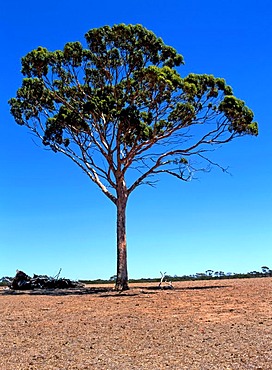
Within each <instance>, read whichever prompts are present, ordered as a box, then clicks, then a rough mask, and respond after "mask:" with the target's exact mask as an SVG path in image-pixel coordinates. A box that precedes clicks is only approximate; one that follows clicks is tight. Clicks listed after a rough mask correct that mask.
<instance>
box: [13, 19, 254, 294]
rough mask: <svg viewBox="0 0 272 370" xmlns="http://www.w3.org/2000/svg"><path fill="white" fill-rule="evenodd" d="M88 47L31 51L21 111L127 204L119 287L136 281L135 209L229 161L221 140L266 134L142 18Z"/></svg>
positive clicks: (46, 140) (101, 34)
mask: <svg viewBox="0 0 272 370" xmlns="http://www.w3.org/2000/svg"><path fill="white" fill-rule="evenodd" d="M85 39H86V45H85V46H83V45H82V44H81V43H80V42H69V43H67V44H66V45H65V46H64V48H63V50H56V51H48V50H47V49H46V48H44V47H38V48H37V49H35V50H32V51H30V52H29V53H28V54H27V55H26V56H25V57H23V58H22V74H23V75H24V78H23V81H22V86H21V87H20V88H19V89H18V91H17V95H16V97H15V98H12V99H10V101H9V104H10V106H11V114H12V115H13V116H14V118H15V121H16V122H17V123H18V124H19V125H24V126H26V127H27V128H28V129H30V130H31V131H32V133H34V134H35V135H36V136H37V137H38V138H40V139H41V141H42V143H43V144H44V145H45V146H48V147H49V148H51V149H52V150H53V151H54V152H59V153H62V154H64V155H65V156H66V157H68V158H70V159H71V160H72V161H73V162H74V163H75V164H76V165H78V166H79V167H80V168H81V170H83V171H84V172H85V174H86V175H87V176H88V177H89V178H90V180H92V181H93V182H94V183H95V184H96V185H97V186H98V187H99V188H100V190H101V191H102V193H103V194H104V195H105V196H106V197H108V198H109V200H110V201H112V202H113V203H114V204H115V206H116V209H117V279H116V289H127V288H128V273H127V242H126V207H127V202H128V198H129V196H130V194H131V193H132V192H133V191H134V190H135V189H136V188H138V187H139V186H140V185H142V184H149V185H152V184H153V183H154V181H156V178H157V177H158V176H159V175H161V174H167V175H171V176H174V177H175V178H177V179H179V180H183V181H189V180H191V179H192V178H193V177H194V173H195V172H196V171H199V170H205V169H207V168H208V167H211V166H214V165H215V166H219V167H220V168H222V169H223V167H221V166H220V165H219V164H218V163H216V162H214V160H213V159H212V158H213V157H211V156H210V155H209V152H210V151H213V149H214V147H215V146H216V145H222V144H224V143H227V142H230V141H231V140H233V139H234V138H236V137H239V136H243V135H246V134H249V135H257V133H258V128H257V124H256V122H254V121H253V113H252V111H251V110H250V109H249V108H248V107H247V106H246V105H245V103H244V102H243V101H242V100H239V99H238V98H236V97H235V96H234V95H233V92H232V89H231V87H230V86H228V85H227V84H226V82H225V80H224V79H222V78H215V77H214V76H213V75H205V74H204V75H200V74H192V73H191V74H189V75H188V76H186V77H181V75H180V74H179V71H178V70H179V68H178V67H180V66H181V65H182V64H183V57H182V55H181V54H179V53H178V52H177V51H176V50H175V49H174V48H173V47H171V46H168V45H165V44H164V42H163V41H162V39H161V38H158V37H156V35H155V34H154V33H153V32H151V31H149V30H147V29H146V28H144V27H143V26H142V25H124V24H120V25H114V26H113V27H110V26H105V27H101V28H96V29H92V30H90V31H89V32H87V33H86V35H85Z"/></svg>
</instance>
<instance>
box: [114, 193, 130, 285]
mask: <svg viewBox="0 0 272 370" xmlns="http://www.w3.org/2000/svg"><path fill="white" fill-rule="evenodd" d="M116 206H117V279H116V285H115V289H116V290H127V289H129V288H128V272H127V238H126V206H127V193H126V189H125V187H123V188H122V189H120V191H118V197H117V202H116Z"/></svg>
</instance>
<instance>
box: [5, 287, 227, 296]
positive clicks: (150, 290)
mask: <svg viewBox="0 0 272 370" xmlns="http://www.w3.org/2000/svg"><path fill="white" fill-rule="evenodd" d="M228 287H229V286H228V285H220V286H218V285H208V286H193V287H177V288H175V287H170V286H161V287H160V286H137V287H132V288H131V289H129V290H125V291H120V292H118V291H116V290H114V288H109V287H105V288H103V287H87V288H86V287H84V288H67V289H33V290H12V289H3V290H0V295H2V296H4V295H13V296H15V295H16V296H18V295H21V296H22V295H28V296H56V297H59V296H77V295H78V296H79V295H98V296H99V297H101V298H111V297H112V298H124V297H135V296H139V295H142V294H157V293H159V292H161V291H172V292H178V291H186V290H207V289H223V288H228Z"/></svg>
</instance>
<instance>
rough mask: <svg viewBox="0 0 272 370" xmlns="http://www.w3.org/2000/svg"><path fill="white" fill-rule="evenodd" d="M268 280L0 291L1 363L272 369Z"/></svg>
mask: <svg viewBox="0 0 272 370" xmlns="http://www.w3.org/2000/svg"><path fill="white" fill-rule="evenodd" d="M271 288H272V278H261V279H259V278H258V279H237V280H220V281H219V280H217V281H198V282H180V283H175V284H174V289H172V290H161V289H157V286H156V285H154V284H144V285H143V286H140V285H139V284H138V285H137V284H134V285H132V286H131V289H130V290H129V291H127V292H123V293H117V292H114V291H110V290H108V289H107V288H106V287H105V286H104V287H96V288H93V287H87V289H85V290H84V291H78V290H71V291H54V292H52V291H51V292H43V294H41V292H39V291H32V292H23V293H22V292H14V293H12V292H11V291H9V290H5V289H1V290H0V315H1V316H0V317H1V321H0V344H1V345H0V369H1V370H34V369H35V370H36V369H38V370H49V369H50V370H51V369H52V370H53V369H54V370H70V369H98V370H100V369H101V370H110V369H114V370H130V369H137V370H144V369H147V370H149V369H152V370H153V369H154V370H156V369H163V370H164V369H171V370H175V369H176V370H187V369H188V370H212V369H218V370H219V369H220V370H221V369H222V370H230V369H232V370H237V369H245V370H250V369H259V370H261V369H262V370H271V369H272V289H271Z"/></svg>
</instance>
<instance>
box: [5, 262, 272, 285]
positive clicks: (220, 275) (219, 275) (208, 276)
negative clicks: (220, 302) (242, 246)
mask: <svg viewBox="0 0 272 370" xmlns="http://www.w3.org/2000/svg"><path fill="white" fill-rule="evenodd" d="M261 277H272V270H271V269H270V268H269V267H267V266H262V267H261V271H250V272H246V273H235V272H227V273H225V272H224V271H213V270H206V271H205V272H197V273H195V274H193V275H182V276H178V275H174V276H171V275H165V276H164V279H165V281H171V282H174V281H190V280H217V279H245V278H261ZM12 279H13V278H12V277H7V276H5V277H2V278H0V286H6V285H9V283H10V282H11V281H12ZM115 280H116V275H113V276H111V277H110V278H109V279H108V280H107V279H95V280H80V282H81V283H85V284H109V283H114V282H115ZM160 281H161V278H160V277H155V278H139V279H130V280H129V282H130V283H137V282H141V283H156V282H160Z"/></svg>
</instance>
